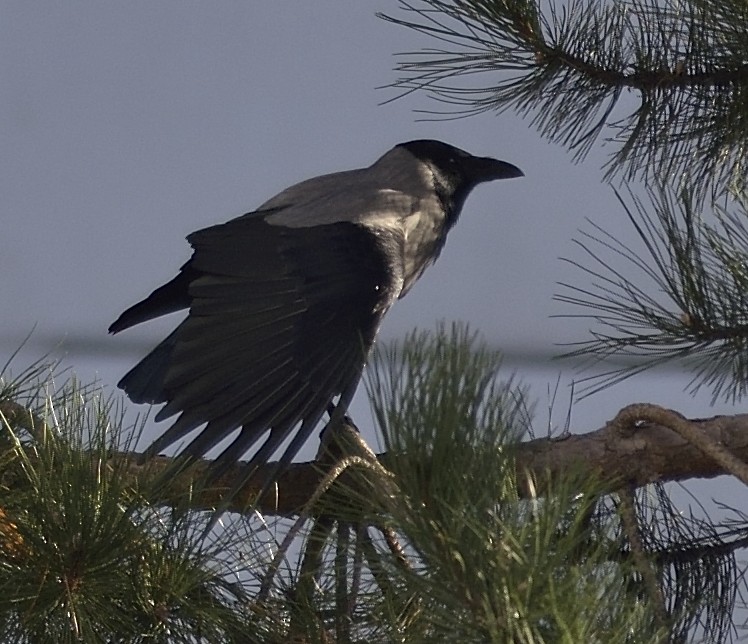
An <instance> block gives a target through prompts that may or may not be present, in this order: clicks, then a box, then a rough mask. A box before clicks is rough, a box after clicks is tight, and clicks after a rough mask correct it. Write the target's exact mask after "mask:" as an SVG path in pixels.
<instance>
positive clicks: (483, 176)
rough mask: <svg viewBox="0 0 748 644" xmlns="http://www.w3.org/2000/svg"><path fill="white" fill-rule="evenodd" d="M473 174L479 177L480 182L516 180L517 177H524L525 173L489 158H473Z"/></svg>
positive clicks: (509, 164) (513, 166) (504, 162)
mask: <svg viewBox="0 0 748 644" xmlns="http://www.w3.org/2000/svg"><path fill="white" fill-rule="evenodd" d="M473 172H474V173H475V176H476V177H480V179H479V180H480V181H494V180H495V179H516V178H517V177H524V176H525V173H524V172H522V170H520V169H519V168H518V167H517V166H516V165H512V164H511V163H507V162H506V161H499V160H497V159H492V158H491V157H474V168H473Z"/></svg>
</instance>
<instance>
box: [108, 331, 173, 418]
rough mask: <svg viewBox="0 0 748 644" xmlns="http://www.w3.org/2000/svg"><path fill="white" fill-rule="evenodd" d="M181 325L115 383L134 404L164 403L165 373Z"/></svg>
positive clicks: (165, 396)
mask: <svg viewBox="0 0 748 644" xmlns="http://www.w3.org/2000/svg"><path fill="white" fill-rule="evenodd" d="M181 326H182V325H181V324H180V325H179V326H178V327H177V328H176V329H174V331H172V333H171V334H169V336H168V337H167V338H166V339H165V340H164V341H163V342H161V343H160V344H159V345H157V346H156V348H155V349H153V351H151V352H150V353H149V354H148V355H147V356H146V357H145V358H143V359H142V360H141V361H140V362H139V363H138V364H136V365H135V366H134V367H133V368H132V369H130V371H128V372H127V373H126V374H125V375H124V376H123V377H122V380H120V381H119V382H118V383H117V386H118V387H119V388H120V389H122V390H124V391H125V393H126V394H127V395H128V396H129V397H130V400H132V401H133V402H135V403H151V404H152V405H155V404H158V403H162V402H166V401H167V399H168V394H167V393H166V391H164V381H165V379H166V372H167V371H168V369H169V364H170V362H171V352H172V351H173V350H174V345H176V343H177V334H178V333H179V330H180V328H181Z"/></svg>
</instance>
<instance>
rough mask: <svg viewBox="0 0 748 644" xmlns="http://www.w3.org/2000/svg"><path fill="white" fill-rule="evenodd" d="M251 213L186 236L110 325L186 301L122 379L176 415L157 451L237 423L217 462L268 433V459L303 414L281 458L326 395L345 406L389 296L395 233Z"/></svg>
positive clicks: (198, 441) (195, 445)
mask: <svg viewBox="0 0 748 644" xmlns="http://www.w3.org/2000/svg"><path fill="white" fill-rule="evenodd" d="M271 221H272V216H269V215H268V214H267V213H261V212H260V213H250V214H249V215H245V216H244V217H240V218H238V219H235V220H233V221H230V222H228V223H226V224H222V225H218V226H213V227H211V228H206V229H204V230H201V231H198V232H196V233H193V234H192V235H190V236H189V237H188V240H189V242H190V244H191V245H192V246H193V248H194V254H193V257H192V259H191V260H190V261H189V262H188V263H187V264H186V265H185V266H184V267H183V268H182V271H181V272H180V274H179V275H178V276H177V277H176V278H175V279H174V280H172V281H171V282H169V283H168V284H166V285H165V286H163V287H161V288H160V289H157V290H156V291H154V292H153V293H152V294H151V296H149V297H148V298H146V300H144V301H143V302H141V303H139V304H136V305H135V306H134V307H132V308H131V309H129V310H128V311H126V312H125V313H123V314H122V316H120V319H119V320H118V321H117V322H115V323H114V324H113V325H112V328H111V330H112V331H114V332H116V331H119V330H121V329H122V328H126V327H127V326H131V325H132V324H137V323H139V322H141V321H144V320H147V319H150V318H152V317H156V316H158V315H162V314H163V313H165V312H169V311H172V310H176V309H178V308H180V306H181V307H184V306H185V305H186V304H188V305H189V315H188V317H187V319H186V320H184V322H182V323H181V324H180V325H179V327H177V329H176V330H175V331H174V332H173V333H172V334H171V335H170V336H169V337H167V338H166V340H164V341H163V342H162V343H161V344H160V345H158V346H157V347H156V348H155V349H154V350H153V351H152V352H151V353H150V354H149V355H148V356H146V357H145V358H144V359H143V360H142V361H141V362H140V363H139V364H138V365H136V366H135V367H134V368H133V369H132V370H131V371H130V372H129V373H128V374H127V375H125V376H124V378H123V379H122V380H121V381H120V383H119V386H120V387H121V388H122V389H124V390H125V391H126V392H127V393H128V395H130V397H131V398H133V400H136V401H149V402H166V405H165V406H164V407H163V408H162V409H161V410H160V411H159V413H158V414H157V416H156V420H164V419H166V418H169V417H172V416H174V415H176V414H179V417H178V418H177V420H176V422H174V424H173V425H172V426H171V427H170V428H169V429H168V430H167V431H166V432H165V433H164V434H163V435H162V436H161V437H160V438H158V439H157V440H156V441H155V442H154V443H153V444H152V445H151V446H150V448H149V449H148V452H149V453H151V454H155V453H157V452H159V451H161V450H162V449H163V448H164V447H166V446H168V445H170V444H172V443H173V442H175V441H177V440H179V439H181V438H183V437H184V436H185V435H186V434H188V433H189V432H191V431H192V430H194V429H196V428H197V427H199V426H200V425H203V424H205V427H204V428H203V429H202V430H201V431H200V433H199V434H198V435H197V436H196V437H195V438H194V439H193V440H192V442H191V443H190V444H189V445H188V446H187V447H186V449H185V450H184V451H183V454H185V455H189V456H194V457H198V456H201V455H203V454H204V453H205V452H206V451H208V450H209V449H210V448H212V447H213V446H214V445H216V444H217V443H218V442H219V441H221V440H223V439H224V438H225V437H226V436H228V435H229V434H230V433H231V432H232V431H233V430H235V429H236V428H239V427H240V428H241V431H240V433H239V434H238V436H237V437H236V438H235V439H234V440H233V442H232V443H231V444H230V446H229V447H228V448H227V449H226V450H225V451H224V452H223V453H222V454H221V456H220V457H219V459H218V461H217V462H216V464H215V467H216V470H218V471H222V470H223V469H225V468H226V467H228V466H230V465H231V464H233V463H234V462H235V461H237V460H238V459H239V458H240V457H241V456H242V455H243V454H244V453H245V452H247V451H248V450H249V449H250V448H252V447H253V446H254V445H255V443H257V442H258V441H259V440H260V438H262V436H263V435H264V434H265V433H266V432H267V431H268V430H269V434H268V436H267V438H266V440H265V442H264V443H263V445H262V447H261V448H260V450H259V451H258V452H257V453H256V454H255V456H254V457H253V459H252V462H253V463H259V462H262V461H265V460H267V459H268V458H269V457H270V456H271V455H272V453H273V452H274V451H275V450H276V449H277V447H278V446H279V445H280V444H281V443H282V442H283V441H284V439H285V438H286V437H287V436H288V435H289V434H290V433H291V432H292V430H293V429H294V428H295V427H296V426H297V425H298V424H299V423H301V425H300V427H299V428H298V430H297V434H296V436H295V437H294V439H293V440H292V442H291V444H290V445H289V447H288V448H287V449H286V451H285V453H284V455H283V458H282V459H281V462H282V463H284V462H288V461H290V460H291V458H293V455H294V454H295V453H296V451H298V449H299V448H300V447H301V445H302V443H303V442H304V441H305V440H306V439H307V438H308V436H309V434H310V433H311V432H312V431H313V429H314V427H315V425H316V424H317V422H318V421H319V419H320V418H321V416H322V414H323V413H324V411H325V409H326V408H327V407H328V405H329V403H330V402H332V401H333V400H334V398H335V397H336V396H340V399H339V403H340V404H343V405H344V406H345V405H347V404H348V402H349V401H350V399H351V397H352V396H353V393H354V391H355V388H356V386H357V384H358V381H359V378H360V375H361V371H362V369H363V365H364V361H365V359H366V356H367V354H368V351H369V349H370V348H371V345H372V343H373V341H374V337H375V335H376V332H377V329H378V327H379V324H380V322H381V319H382V316H383V315H384V313H385V312H386V311H387V309H388V308H389V306H390V305H391V303H392V302H393V301H394V299H395V298H396V297H397V290H398V288H399V284H400V283H401V282H399V281H398V280H399V279H400V274H399V272H400V271H401V266H400V263H399V260H398V258H399V257H401V254H400V253H399V252H398V249H400V248H401V247H402V240H401V239H398V238H397V234H396V233H394V232H382V231H380V232H378V233H374V232H373V231H372V230H371V229H369V228H367V227H365V226H363V225H360V224H356V223H350V222H337V223H329V224H324V225H317V226H308V227H301V226H296V227H289V226H284V225H278V224H275V225H274V224H273V223H270V222H271Z"/></svg>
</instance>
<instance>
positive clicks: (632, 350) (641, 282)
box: [555, 186, 748, 400]
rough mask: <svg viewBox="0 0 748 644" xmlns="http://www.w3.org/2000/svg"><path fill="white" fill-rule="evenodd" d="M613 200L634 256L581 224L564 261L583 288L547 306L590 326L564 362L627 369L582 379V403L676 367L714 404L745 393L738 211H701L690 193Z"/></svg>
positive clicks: (747, 291)
mask: <svg viewBox="0 0 748 644" xmlns="http://www.w3.org/2000/svg"><path fill="white" fill-rule="evenodd" d="M616 196H617V197H618V199H619V201H620V202H621V204H622V205H623V207H624V209H625V211H626V214H627V216H628V218H629V220H630V222H631V224H632V226H633V227H634V229H635V231H636V233H637V235H638V237H639V240H640V244H641V246H642V247H643V249H644V250H643V251H642V250H640V249H637V248H635V247H633V246H629V245H626V244H624V243H622V242H620V241H618V240H617V239H616V238H615V237H613V236H612V235H610V234H609V233H607V232H606V231H605V230H604V229H602V228H601V227H600V226H597V225H595V224H591V225H592V226H593V230H592V231H585V232H582V238H581V239H579V240H577V245H578V246H579V248H580V249H581V250H582V252H583V253H584V254H585V256H586V258H585V259H582V260H568V259H567V260H566V261H567V262H568V263H570V264H572V265H573V266H575V267H577V268H579V269H580V270H581V271H583V272H584V273H585V275H586V276H587V277H588V278H589V279H590V280H591V284H590V285H589V286H585V287H580V286H576V285H572V284H568V283H561V284H560V286H561V289H562V290H561V292H560V293H559V294H558V295H557V296H556V297H555V299H556V300H557V301H560V302H563V303H566V304H571V305H573V306H574V307H579V308H582V309H584V310H585V312H584V313H583V314H582V315H581V316H580V315H566V316H565V317H582V318H588V319H590V320H592V321H594V322H595V323H596V327H594V328H593V329H592V330H591V334H592V339H591V340H588V341H582V342H577V343H573V344H572V345H571V346H573V347H576V348H575V349H574V350H573V351H571V352H569V353H567V354H566V355H565V356H564V357H587V358H588V363H587V364H591V365H594V366H597V365H598V364H603V363H604V362H605V360H606V358H608V357H610V356H615V355H629V356H633V357H635V358H637V361H636V362H635V363H634V364H633V365H631V364H629V365H626V366H623V367H616V368H613V369H610V370H607V371H604V372H603V373H598V374H593V375H590V376H588V377H586V378H584V379H583V381H582V382H585V381H586V382H587V383H588V387H587V388H586V389H583V394H584V395H589V394H591V393H594V392H595V391H599V390H600V389H603V388H605V387H608V386H610V385H612V384H615V383H618V382H620V381H622V380H624V379H626V378H628V377H630V376H632V375H635V374H638V373H640V372H642V371H644V370H645V369H648V368H650V367H654V366H657V365H660V364H663V363H664V362H667V361H672V360H683V361H685V363H686V366H687V367H690V369H691V371H692V373H693V374H694V377H693V380H692V381H691V388H692V390H693V391H696V390H697V389H698V388H700V387H702V386H711V388H712V391H713V396H714V398H715V399H716V398H718V397H720V396H722V397H724V398H726V399H730V400H738V399H740V398H741V397H742V396H743V395H745V393H746V391H748V361H746V359H745V355H746V352H745V349H746V346H748V317H746V311H748V268H747V267H748V261H747V260H748V228H746V221H748V203H747V202H746V201H745V199H740V198H737V197H736V198H734V199H732V200H731V201H727V203H726V204H725V205H715V206H714V208H713V210H711V211H707V210H702V209H700V208H698V207H697V206H696V204H695V203H694V199H693V194H692V193H691V192H688V191H675V190H672V189H669V188H666V187H664V186H661V187H659V188H657V189H654V188H653V189H650V190H649V199H650V202H651V203H649V204H645V203H644V202H643V200H642V199H640V198H638V197H636V196H634V195H633V194H631V195H630V200H631V201H632V202H633V205H629V204H628V203H626V201H624V199H623V198H622V197H621V196H620V195H618V194H617V193H616Z"/></svg>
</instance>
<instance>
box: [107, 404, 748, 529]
mask: <svg viewBox="0 0 748 644" xmlns="http://www.w3.org/2000/svg"><path fill="white" fill-rule="evenodd" d="M644 412H647V413H648V414H649V417H655V416H656V417H657V418H658V420H659V422H649V418H648V417H647V413H644ZM655 412H656V413H655ZM673 418H675V419H679V420H680V423H678V427H676V428H673V427H672V426H666V425H664V424H660V423H662V422H668V423H670V421H671V420H672V419H673ZM642 421H644V422H642ZM622 423H625V424H622ZM684 423H685V424H687V425H689V426H690V429H691V430H692V431H694V432H698V434H700V440H699V442H700V443H701V444H702V446H703V444H704V443H706V444H710V445H711V446H712V449H711V451H710V450H706V451H705V450H704V449H702V448H700V447H697V446H696V445H694V444H693V443H691V442H689V440H687V439H686V438H684V436H683V435H681V434H679V433H677V431H678V430H679V429H681V430H682V425H683V424H684ZM715 450H716V451H715ZM718 452H719V453H722V454H727V455H728V456H729V457H730V459H728V463H729V464H728V465H725V464H723V465H720V464H719V463H718V462H717V460H715V457H714V456H713V454H717V453H718ZM377 458H378V459H379V461H380V462H381V463H382V464H383V465H384V466H385V467H386V466H387V454H379V455H377ZM112 459H117V460H119V459H126V460H127V461H128V470H129V471H130V472H131V474H132V476H133V483H134V484H135V485H138V484H139V485H140V486H146V485H147V480H148V478H150V477H151V476H153V475H155V474H157V473H159V472H161V471H162V470H163V469H164V468H166V467H169V466H170V465H171V464H172V460H171V459H170V458H168V457H162V456H159V457H156V458H155V459H153V460H152V461H151V462H149V463H147V464H146V465H138V464H136V462H135V461H136V457H135V456H134V455H133V454H129V453H118V454H115V455H113V456H112ZM515 460H516V467H517V474H518V476H517V479H518V484H519V487H520V490H519V491H520V494H522V495H524V496H530V495H531V494H533V493H538V492H540V493H542V491H543V490H544V489H547V487H548V486H549V485H552V484H553V481H554V480H556V479H558V478H562V477H563V476H564V475H565V474H568V473H570V472H587V473H589V474H590V475H592V476H597V477H599V478H600V479H601V480H602V481H604V482H606V483H607V484H608V485H609V488H608V489H609V490H610V491H611V492H614V491H615V490H616V489H618V488H619V487H620V486H621V485H622V484H624V483H625V484H629V485H632V486H634V487H641V486H644V485H647V484H649V483H654V482H666V481H682V480H686V479H692V478H713V477H715V476H720V475H735V474H736V471H735V468H734V463H735V462H736V460H737V461H738V462H739V461H748V414H738V415H735V416H714V417H712V418H699V419H691V420H690V421H686V420H685V419H683V417H682V416H680V415H679V414H677V413H676V412H671V411H668V410H665V409H662V408H659V407H657V406H654V405H646V406H639V405H632V406H629V407H626V408H625V409H624V410H622V411H621V412H620V413H619V414H618V415H617V416H616V418H615V419H614V420H613V421H610V422H609V423H607V424H606V425H605V426H604V427H601V428H600V429H598V430H596V431H593V432H590V433H587V434H572V435H568V436H564V437H563V438H542V439H535V440H530V441H526V442H522V443H519V444H518V445H517V446H516V452H515ZM722 462H723V463H725V460H724V459H722ZM209 465H210V461H208V460H203V461H201V462H199V463H197V464H196V465H195V466H194V468H193V469H190V470H189V471H188V472H185V473H184V474H183V475H181V476H178V477H176V478H175V480H174V482H173V485H172V486H171V487H170V489H169V491H168V494H167V495H165V496H166V498H164V499H163V502H165V503H168V504H171V503H184V502H185V499H189V506H190V507H191V508H193V509H206V510H207V509H211V508H214V507H216V506H217V505H218V504H219V502H220V501H221V500H222V497H223V495H224V494H226V492H228V490H230V489H231V488H232V485H233V482H234V481H236V479H237V477H238V476H239V475H240V466H237V467H235V468H234V469H232V470H231V471H229V472H228V473H227V474H226V475H225V476H223V477H222V478H221V479H219V480H218V481H217V482H216V483H215V484H214V485H213V486H211V487H210V488H204V489H202V488H201V487H200V486H199V485H197V486H195V485H194V482H195V481H196V480H199V479H200V477H201V476H202V475H203V474H204V473H205V472H206V471H207V469H208V467H209ZM274 467H275V466H274V464H273V463H270V464H268V465H265V466H263V467H261V468H259V469H258V470H257V472H256V473H255V475H254V476H253V477H252V478H251V479H250V480H249V482H248V483H247V485H246V486H245V487H244V488H243V489H242V490H241V492H240V493H239V494H237V495H236V496H235V497H234V498H233V499H232V500H231V505H230V507H229V508H228V509H229V510H230V511H236V512H241V511H243V510H245V509H246V508H248V507H250V506H252V507H253V508H254V509H256V510H258V511H260V512H262V513H265V514H271V515H280V516H294V515H296V514H298V513H299V512H300V511H302V510H303V509H304V507H305V506H306V505H307V504H308V502H309V501H310V499H311V498H312V497H313V496H314V495H315V493H316V491H317V490H318V488H319V487H320V485H322V484H323V481H324V479H325V471H323V469H322V468H321V467H320V465H319V464H317V463H316V462H307V463H294V464H292V465H291V466H290V467H289V468H288V469H287V470H286V471H285V472H283V473H282V474H281V475H280V477H279V479H278V482H277V484H276V485H275V487H274V489H273V490H271V491H270V492H269V493H267V494H265V496H263V497H262V498H261V499H259V501H258V502H257V503H255V504H254V505H252V502H253V501H254V497H255V496H256V494H257V493H258V492H259V490H260V488H261V486H262V482H263V481H264V480H265V478H266V477H267V476H269V475H270V474H271V472H272V471H273V469H274Z"/></svg>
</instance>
